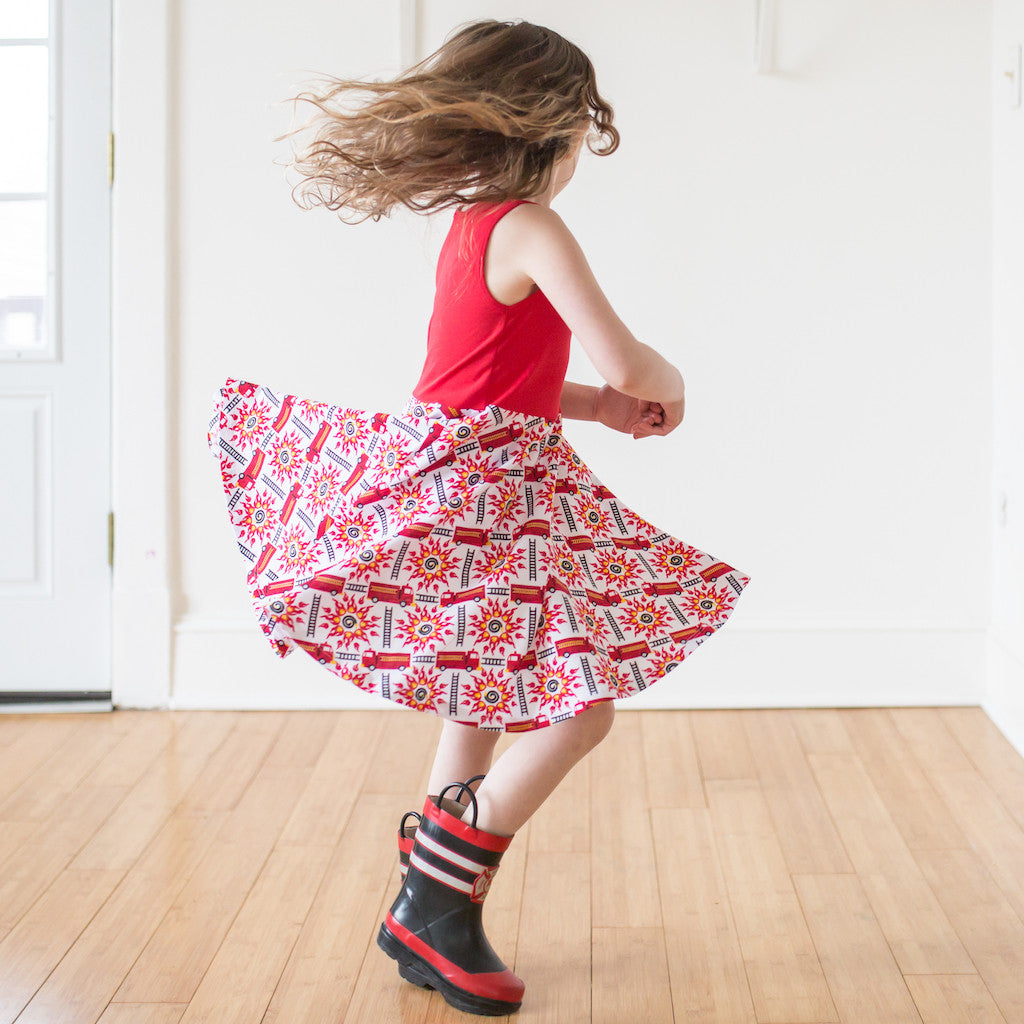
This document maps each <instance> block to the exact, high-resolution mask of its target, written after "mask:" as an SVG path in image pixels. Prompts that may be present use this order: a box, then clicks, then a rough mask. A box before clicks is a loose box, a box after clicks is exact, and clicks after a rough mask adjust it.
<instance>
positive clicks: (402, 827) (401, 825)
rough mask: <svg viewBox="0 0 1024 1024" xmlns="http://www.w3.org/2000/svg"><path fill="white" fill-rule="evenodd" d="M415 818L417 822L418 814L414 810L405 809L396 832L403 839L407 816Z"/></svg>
mask: <svg viewBox="0 0 1024 1024" xmlns="http://www.w3.org/2000/svg"><path fill="white" fill-rule="evenodd" d="M410 817H411V818H415V819H416V821H417V822H419V820H420V816H419V814H417V813H416V811H406V812H405V814H403V815H402V820H401V821H400V822H399V823H398V834H399V835H400V836H401V837H402V838H403V839H404V838H405V823H406V821H407V820H408V819H409V818H410Z"/></svg>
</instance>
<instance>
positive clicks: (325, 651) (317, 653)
mask: <svg viewBox="0 0 1024 1024" xmlns="http://www.w3.org/2000/svg"><path fill="white" fill-rule="evenodd" d="M295 642H296V643H297V644H298V645H299V646H300V647H301V648H302V649H303V650H304V651H308V652H309V654H311V655H312V656H313V657H314V658H316V660H317V661H319V662H320V664H321V665H325V664H327V663H328V662H331V661H334V651H333V650H332V649H331V648H330V647H328V646H327V644H316V643H313V641H312V640H299V639H298V638H296V639H295Z"/></svg>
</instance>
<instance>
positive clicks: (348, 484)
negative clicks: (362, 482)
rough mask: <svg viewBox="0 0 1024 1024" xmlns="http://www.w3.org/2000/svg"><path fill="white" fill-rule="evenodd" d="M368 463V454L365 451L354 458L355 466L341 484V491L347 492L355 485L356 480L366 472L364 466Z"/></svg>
mask: <svg viewBox="0 0 1024 1024" xmlns="http://www.w3.org/2000/svg"><path fill="white" fill-rule="evenodd" d="M369 464H370V459H369V456H367V455H366V454H365V453H364V454H362V455H360V456H359V458H358V459H357V460H356V464H355V468H354V469H353V470H352V472H351V474H350V475H349V478H348V479H347V480H346V481H345V482H344V483H343V484H342V485H341V493H342V494H348V492H349V491H351V490H352V488H353V487H355V485H356V482H357V481H358V480H359V478H360V477H361V476H362V475H363V474H364V473H365V472H366V467H367V466H368V465H369Z"/></svg>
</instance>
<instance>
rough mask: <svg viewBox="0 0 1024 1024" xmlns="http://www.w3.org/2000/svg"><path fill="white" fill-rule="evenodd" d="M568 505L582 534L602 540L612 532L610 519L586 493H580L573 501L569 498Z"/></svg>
mask: <svg viewBox="0 0 1024 1024" xmlns="http://www.w3.org/2000/svg"><path fill="white" fill-rule="evenodd" d="M569 505H570V507H571V508H572V512H573V515H574V516H575V517H576V521H577V522H578V523H579V525H580V527H581V528H582V529H583V531H584V532H586V533H589V534H591V535H592V536H594V537H598V538H600V539H602V540H603V539H604V538H605V537H607V536H609V534H610V533H611V532H612V523H611V517H610V516H609V515H608V513H607V512H605V510H604V509H603V508H601V505H600V504H599V503H598V502H596V501H595V500H594V499H593V497H592V496H591V495H590V494H588V493H587V492H586V491H580V492H579V494H577V495H576V496H575V500H573V498H572V497H571V496H570V501H569Z"/></svg>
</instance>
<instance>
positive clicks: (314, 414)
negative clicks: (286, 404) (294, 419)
mask: <svg viewBox="0 0 1024 1024" xmlns="http://www.w3.org/2000/svg"><path fill="white" fill-rule="evenodd" d="M328 408H329V406H328V404H327V402H316V401H313V400H312V399H309V398H299V399H298V400H297V401H296V403H295V411H296V412H297V413H299V415H301V416H302V418H303V419H304V420H305V421H306V422H307V423H320V422H322V420H323V418H324V417H325V416H326V415H327V409H328Z"/></svg>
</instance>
